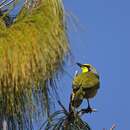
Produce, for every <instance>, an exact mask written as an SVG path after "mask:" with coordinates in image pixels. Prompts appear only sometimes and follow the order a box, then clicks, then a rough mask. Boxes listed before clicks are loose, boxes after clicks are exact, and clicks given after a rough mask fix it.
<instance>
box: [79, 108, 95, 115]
mask: <svg viewBox="0 0 130 130" xmlns="http://www.w3.org/2000/svg"><path fill="white" fill-rule="evenodd" d="M92 112H97V110H96V109H94V108H91V107H88V108H87V109H81V110H80V111H79V112H78V113H79V115H83V114H87V113H92Z"/></svg>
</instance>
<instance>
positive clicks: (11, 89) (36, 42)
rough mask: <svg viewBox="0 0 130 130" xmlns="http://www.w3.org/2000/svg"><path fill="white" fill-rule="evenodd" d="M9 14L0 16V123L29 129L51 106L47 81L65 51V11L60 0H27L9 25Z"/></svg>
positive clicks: (23, 129)
mask: <svg viewBox="0 0 130 130" xmlns="http://www.w3.org/2000/svg"><path fill="white" fill-rule="evenodd" d="M8 15H9V12H8V13H6V14H5V15H3V16H1V17H0V122H2V121H3V119H6V121H7V122H8V127H9V130H17V129H18V130H31V129H33V128H32V118H35V117H36V116H37V113H38V112H39V110H43V111H44V112H47V110H48V111H49V109H50V105H49V101H50V100H49V96H50V93H49V90H50V89H55V86H53V85H52V86H51V85H50V84H51V82H52V80H55V78H54V75H56V73H57V71H58V70H59V69H60V68H61V66H62V65H63V61H64V57H65V56H66V54H67V53H68V41H67V35H66V25H65V17H64V10H63V6H62V1H61V0H33V1H31V0H30V1H29V0H27V1H25V5H24V7H23V8H22V10H21V12H20V14H19V15H18V16H17V18H16V20H15V22H13V23H12V24H11V26H9V27H7V26H6V24H5V22H6V21H5V19H4V17H7V16H8ZM40 108H41V109H40Z"/></svg>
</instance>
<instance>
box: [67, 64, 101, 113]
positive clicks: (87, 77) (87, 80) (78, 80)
mask: <svg viewBox="0 0 130 130" xmlns="http://www.w3.org/2000/svg"><path fill="white" fill-rule="evenodd" d="M76 64H77V65H78V66H79V67H80V68H81V73H77V72H76V74H75V76H74V78H73V81H72V94H71V97H70V106H69V109H70V110H71V109H75V108H78V107H79V106H80V105H81V103H82V101H83V100H84V99H87V103H88V107H87V109H82V110H83V111H84V112H85V111H86V112H92V111H93V110H95V109H92V108H91V106H90V103H89V99H91V98H93V97H95V96H96V94H97V91H98V89H99V87H100V80H99V74H98V73H97V70H96V69H95V68H94V67H93V66H92V65H91V64H81V63H76Z"/></svg>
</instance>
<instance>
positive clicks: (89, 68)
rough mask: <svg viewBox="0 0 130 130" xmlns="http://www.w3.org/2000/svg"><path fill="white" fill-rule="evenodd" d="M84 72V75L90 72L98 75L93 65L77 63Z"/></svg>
mask: <svg viewBox="0 0 130 130" xmlns="http://www.w3.org/2000/svg"><path fill="white" fill-rule="evenodd" d="M76 64H77V65H78V66H79V67H80V68H81V70H82V73H86V72H90V71H92V72H93V73H95V74H97V70H96V69H95V68H94V67H93V66H92V65H91V64H81V63H76Z"/></svg>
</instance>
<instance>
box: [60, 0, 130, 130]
mask: <svg viewBox="0 0 130 130" xmlns="http://www.w3.org/2000/svg"><path fill="white" fill-rule="evenodd" d="M64 4H65V9H66V11H67V15H70V14H73V16H74V17H76V19H77V20H76V23H78V24H77V25H76V26H77V29H76V30H75V28H73V27H71V26H72V25H70V24H72V23H70V24H69V25H70V27H69V28H70V30H71V31H70V32H69V34H70V44H71V45H70V46H71V50H72V53H73V55H74V62H76V61H79V62H81V63H91V64H92V65H94V66H95V67H96V68H97V70H98V72H99V73H100V79H101V88H100V90H99V91H98V94H97V96H96V97H95V98H94V99H93V100H92V101H91V104H92V106H93V107H94V108H96V109H98V112H96V113H93V114H91V115H87V116H85V117H84V118H85V120H86V121H88V122H89V124H90V126H91V127H92V128H93V130H102V129H103V128H107V129H109V128H110V127H111V126H112V124H113V123H115V124H116V125H117V130H128V129H130V124H129V120H130V119H129V117H130V112H129V110H130V103H129V101H128V100H129V98H130V96H129V95H130V94H129V92H130V87H129V84H128V81H129V69H128V67H129V65H130V62H129V61H128V55H129V48H130V45H129V42H130V37H129V35H130V8H129V5H130V1H128V0H124V1H121V0H109V1H106V0H98V1H97V0H84V1H81V0H64ZM69 21H70V20H69ZM77 21H78V22H77ZM76 69H79V68H78V67H76V66H74V65H71V64H70V63H69V64H68V66H67V70H68V72H69V73H70V74H71V75H72V74H73V73H74V71H75V70H76ZM63 82H64V85H65V86H64V88H63V90H64V93H63V94H61V99H63V102H64V103H65V104H67V103H68V100H69V93H70V90H71V78H70V77H69V75H68V76H67V75H66V76H65V78H64V79H63ZM62 97H63V98H62ZM83 106H85V103H84V105H83Z"/></svg>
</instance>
